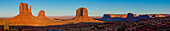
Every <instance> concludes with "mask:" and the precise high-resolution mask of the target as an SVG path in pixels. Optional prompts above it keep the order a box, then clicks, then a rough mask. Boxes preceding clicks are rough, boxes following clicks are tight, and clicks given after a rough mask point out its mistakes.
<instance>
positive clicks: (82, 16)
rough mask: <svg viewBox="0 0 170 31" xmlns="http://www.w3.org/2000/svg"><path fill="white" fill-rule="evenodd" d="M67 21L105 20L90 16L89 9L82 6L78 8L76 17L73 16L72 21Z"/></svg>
mask: <svg viewBox="0 0 170 31" xmlns="http://www.w3.org/2000/svg"><path fill="white" fill-rule="evenodd" d="M66 22H74V23H79V22H103V21H98V20H94V19H92V18H90V17H89V16H88V11H87V9H86V8H84V7H81V8H78V9H77V10H76V17H74V18H73V20H71V21H66Z"/></svg>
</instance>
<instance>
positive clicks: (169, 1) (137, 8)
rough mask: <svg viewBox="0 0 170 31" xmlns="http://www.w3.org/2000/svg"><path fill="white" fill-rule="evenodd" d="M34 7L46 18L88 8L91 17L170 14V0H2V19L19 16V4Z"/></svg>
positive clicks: (0, 13)
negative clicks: (42, 12) (43, 11)
mask: <svg viewBox="0 0 170 31" xmlns="http://www.w3.org/2000/svg"><path fill="white" fill-rule="evenodd" d="M21 2H23V3H27V4H28V5H31V6H32V14H33V15H34V16H37V15H38V12H39V11H40V10H45V12H46V16H75V15H76V10H77V9H78V8H80V7H86V8H87V9H88V12H89V16H103V14H126V13H129V12H131V13H134V14H170V0H0V4H1V5H0V17H13V16H16V15H17V14H19V4H20V3H21Z"/></svg>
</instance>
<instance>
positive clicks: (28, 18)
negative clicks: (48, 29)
mask: <svg viewBox="0 0 170 31" xmlns="http://www.w3.org/2000/svg"><path fill="white" fill-rule="evenodd" d="M3 22H6V23H8V25H10V26H25V25H26V26H48V25H63V24H65V23H56V22H48V21H45V20H41V19H38V18H36V17H35V16H33V15H32V13H31V6H30V8H28V4H27V3H22V2H21V3H20V6H19V14H18V15H17V16H15V17H13V18H10V19H8V20H5V21H3Z"/></svg>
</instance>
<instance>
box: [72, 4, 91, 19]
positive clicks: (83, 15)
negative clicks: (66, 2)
mask: <svg viewBox="0 0 170 31" xmlns="http://www.w3.org/2000/svg"><path fill="white" fill-rule="evenodd" d="M73 20H78V21H90V20H91V21H92V20H94V19H92V18H90V17H89V16H88V11H87V9H86V8H84V7H81V8H79V9H77V10H76V17H75V18H74V19H73Z"/></svg>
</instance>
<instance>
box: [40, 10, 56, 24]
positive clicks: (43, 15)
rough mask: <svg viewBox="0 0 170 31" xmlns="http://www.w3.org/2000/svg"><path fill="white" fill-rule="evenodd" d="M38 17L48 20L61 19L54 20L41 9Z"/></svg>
mask: <svg viewBox="0 0 170 31" xmlns="http://www.w3.org/2000/svg"><path fill="white" fill-rule="evenodd" d="M37 18H39V19H42V20H47V21H59V20H53V19H50V18H48V17H46V16H45V11H44V10H41V11H40V12H39V14H38V16H37Z"/></svg>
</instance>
